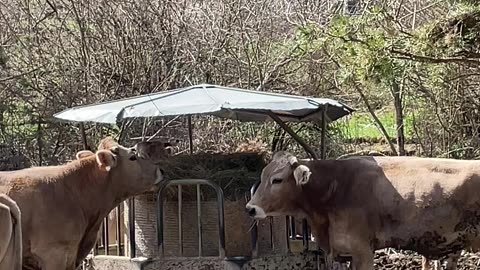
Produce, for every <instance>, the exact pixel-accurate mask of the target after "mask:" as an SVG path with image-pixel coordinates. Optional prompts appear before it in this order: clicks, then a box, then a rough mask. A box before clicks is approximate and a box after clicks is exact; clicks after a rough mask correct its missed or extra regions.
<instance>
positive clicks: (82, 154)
mask: <svg viewBox="0 0 480 270" xmlns="http://www.w3.org/2000/svg"><path fill="white" fill-rule="evenodd" d="M92 155H95V153H93V152H92V151H90V150H82V151H79V152H78V153H77V154H76V155H75V157H76V158H77V159H82V158H86V157H89V156H92Z"/></svg>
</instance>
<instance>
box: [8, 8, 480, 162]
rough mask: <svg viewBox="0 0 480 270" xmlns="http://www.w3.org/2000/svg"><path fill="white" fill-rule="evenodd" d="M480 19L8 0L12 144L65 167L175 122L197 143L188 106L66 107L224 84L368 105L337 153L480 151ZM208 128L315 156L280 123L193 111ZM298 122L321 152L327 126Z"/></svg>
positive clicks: (202, 133)
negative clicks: (80, 117)
mask: <svg viewBox="0 0 480 270" xmlns="http://www.w3.org/2000/svg"><path fill="white" fill-rule="evenodd" d="M479 29H480V8H479V7H478V5H477V4H476V1H447V0H445V1H430V0H426V1H415V0H410V1H400V0H394V1H387V0H383V1H382V0H376V1H360V0H349V1H334V0H331V1H306V2H305V1H289V0H239V1H230V0H205V1H192V0H167V1H145V0H140V1H124V0H113V1H88V0H34V1H20V0H3V1H1V3H0V150H1V152H0V153H2V155H3V159H2V160H8V158H10V156H11V157H12V158H13V159H15V160H23V159H19V158H16V157H17V156H23V157H24V158H25V159H26V160H27V161H28V162H25V164H27V163H28V164H32V165H47V164H56V163H59V162H63V161H65V160H68V159H71V158H72V157H73V155H74V152H75V151H78V150H80V149H82V148H83V147H84V146H83V142H82V134H84V135H86V138H87V143H88V144H89V146H90V147H92V148H93V147H95V143H96V142H97V141H98V139H99V138H100V137H103V136H106V135H118V134H119V133H120V130H128V132H126V133H125V138H126V139H128V138H130V139H131V138H138V137H142V136H144V135H152V134H154V133H155V132H156V131H157V130H158V129H159V128H160V127H163V126H165V125H166V124H167V123H168V125H167V126H168V128H165V129H162V131H161V132H159V135H160V137H163V138H172V137H176V138H179V139H181V143H180V147H179V151H180V152H182V151H187V150H188V140H187V138H188V132H187V130H186V120H185V119H184V118H182V117H179V118H173V119H164V120H155V119H149V120H148V121H146V122H145V123H144V122H143V121H141V120H137V121H134V122H133V123H131V127H130V128H129V129H125V128H123V129H122V128H121V123H119V125H118V126H106V125H95V124H86V125H85V127H84V129H83V128H81V127H80V126H79V125H73V124H66V123H60V122H58V121H55V120H54V119H53V118H52V115H53V114H54V113H56V112H59V111H61V110H63V109H65V108H68V107H72V106H76V105H82V104H90V103H94V102H101V101H105V100H113V99H118V98H122V97H127V96H133V95H138V94H145V93H151V92H157V91H162V90H167V89H173V88H178V87H184V86H189V85H192V84H198V83H212V84H219V85H225V86H235V87H241V88H247V89H257V90H263V91H271V92H282V93H293V94H301V95H314V96H318V97H329V98H334V99H336V100H340V101H342V102H345V103H346V104H348V105H349V106H352V107H354V108H355V109H357V112H355V113H354V115H352V116H350V117H347V118H346V119H345V120H341V121H338V122H336V123H334V124H332V125H331V129H330V131H329V134H328V138H329V140H328V151H327V152H328V155H329V157H332V158H333V157H337V156H339V155H342V154H345V153H348V152H355V151H359V150H366V149H367V150H368V149H372V150H376V151H381V152H384V153H387V154H391V155H405V154H409V155H413V154H415V155H422V156H442V157H454V158H465V159H473V158H477V157H479V156H480V147H479V143H480V137H479V136H480V135H479V133H480V128H479V127H480V112H479V108H480V89H479V83H480V69H479V63H480V37H479V31H478V30H479ZM170 120H172V121H170ZM194 128H195V133H194V142H195V151H206V152H233V151H235V150H238V149H244V150H245V149H250V148H255V149H257V150H258V149H267V150H270V148H271V143H272V141H273V142H274V145H275V147H276V148H275V149H289V150H291V151H295V152H301V151H300V148H299V147H298V145H296V144H295V143H293V142H292V140H291V138H289V136H286V135H285V134H284V133H283V132H282V131H280V130H278V128H277V127H275V126H274V125H273V124H262V123H237V122H234V121H230V120H223V119H215V118H211V117H194ZM292 128H293V129H294V130H296V131H298V132H299V133H300V134H301V135H302V136H304V137H305V138H306V139H307V141H308V142H309V143H311V144H312V145H314V147H315V149H317V150H318V149H319V138H320V136H319V127H317V126H315V125H313V124H295V125H292ZM122 134H123V133H122ZM245 145H250V148H249V147H247V146H245ZM5 162H8V161H5ZM15 164H17V163H15ZM21 166H22V165H18V164H17V165H15V167H21ZM25 166H26V165H25Z"/></svg>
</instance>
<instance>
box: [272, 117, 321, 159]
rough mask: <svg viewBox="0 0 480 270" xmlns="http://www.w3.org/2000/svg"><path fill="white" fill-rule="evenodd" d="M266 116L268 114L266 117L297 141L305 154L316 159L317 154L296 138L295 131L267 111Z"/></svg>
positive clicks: (300, 139) (303, 141) (298, 137)
mask: <svg viewBox="0 0 480 270" xmlns="http://www.w3.org/2000/svg"><path fill="white" fill-rule="evenodd" d="M267 114H268V116H270V118H272V119H273V120H274V121H275V122H277V124H279V125H280V126H281V127H282V128H283V129H284V130H285V131H286V132H287V133H288V134H290V136H292V138H293V139H294V140H295V141H297V142H298V143H299V144H300V145H301V146H302V147H303V148H304V149H305V151H307V153H309V154H310V156H311V157H312V158H313V159H318V156H317V154H316V153H315V151H313V149H312V148H311V147H310V145H308V144H307V143H306V142H305V140H303V139H302V138H301V137H300V136H298V135H297V134H296V133H295V131H293V130H292V129H291V128H290V127H288V126H287V124H285V122H283V121H282V119H280V117H278V115H276V114H275V113H274V112H272V111H267Z"/></svg>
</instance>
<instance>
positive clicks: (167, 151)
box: [135, 141, 178, 162]
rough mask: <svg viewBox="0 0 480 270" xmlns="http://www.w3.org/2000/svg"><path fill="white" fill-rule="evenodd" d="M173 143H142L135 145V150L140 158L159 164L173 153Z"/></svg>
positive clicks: (174, 143)
mask: <svg viewBox="0 0 480 270" xmlns="http://www.w3.org/2000/svg"><path fill="white" fill-rule="evenodd" d="M177 143H178V141H175V142H162V141H144V142H139V143H137V144H136V145H135V150H136V151H137V152H138V154H139V155H140V157H143V158H146V159H150V160H154V161H156V162H160V161H161V160H162V159H164V158H166V157H168V156H170V155H171V154H172V152H173V148H174V147H175V146H176V145H177Z"/></svg>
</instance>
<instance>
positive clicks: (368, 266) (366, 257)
mask: <svg viewBox="0 0 480 270" xmlns="http://www.w3.org/2000/svg"><path fill="white" fill-rule="evenodd" d="M373 257H374V253H373V251H368V250H367V251H366V252H362V253H357V254H352V270H373Z"/></svg>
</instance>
